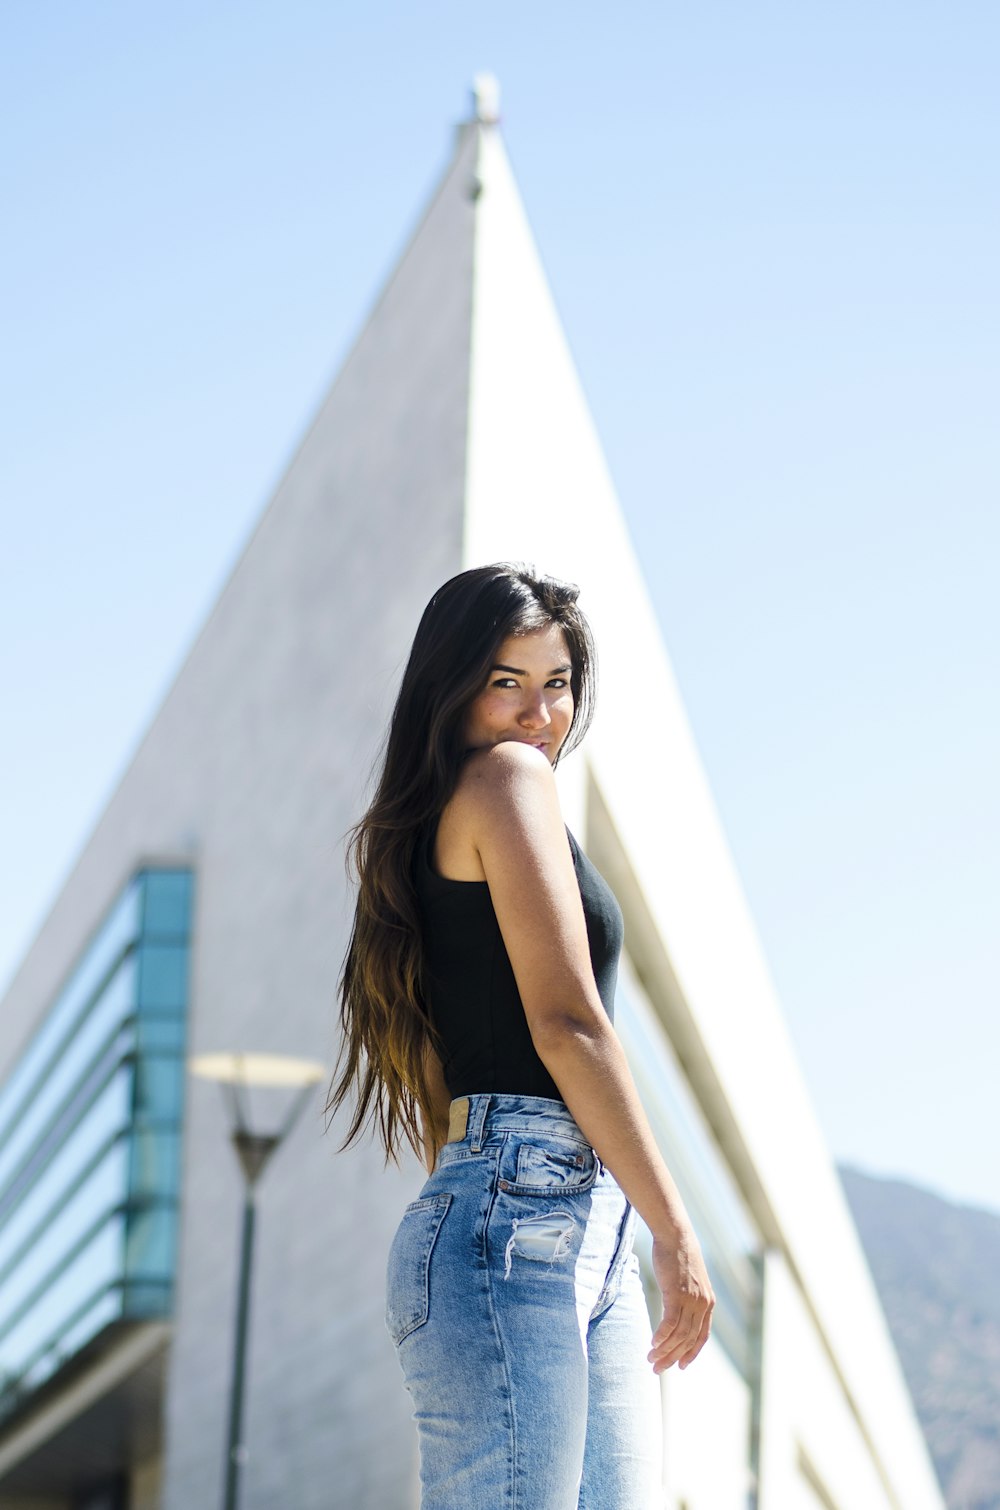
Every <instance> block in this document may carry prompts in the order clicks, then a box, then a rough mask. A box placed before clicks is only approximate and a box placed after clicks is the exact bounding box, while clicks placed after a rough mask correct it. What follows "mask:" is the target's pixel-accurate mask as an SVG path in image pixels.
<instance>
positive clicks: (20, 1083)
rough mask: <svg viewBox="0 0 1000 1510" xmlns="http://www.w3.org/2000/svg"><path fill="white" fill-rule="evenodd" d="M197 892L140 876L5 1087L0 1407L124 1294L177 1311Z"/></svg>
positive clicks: (163, 877) (128, 1299) (46, 1372)
mask: <svg viewBox="0 0 1000 1510" xmlns="http://www.w3.org/2000/svg"><path fill="white" fill-rule="evenodd" d="M191 901H192V878H191V875H190V873H189V872H188V871H182V870H180V869H176V868H174V869H171V870H165V871H157V870H155V869H148V870H144V871H142V872H140V873H139V875H138V876H137V877H135V878H133V881H132V882H130V883H129V886H128V887H127V888H126V889H125V891H124V892H123V893H122V895H121V897H120V898H119V899H118V901H117V902H116V904H115V906H114V907H113V908H112V909H111V911H110V912H109V914H108V917H107V919H106V921H105V924H104V925H103V927H102V928H101V929H100V930H99V931H98V933H97V934H96V935H95V936H94V938H93V940H92V941H91V943H90V945H89V946H88V949H87V952H86V953H85V955H84V956H83V957H82V959H81V961H80V963H79V965H78V967H77V968H76V969H75V970H74V972H73V973H72V975H71V976H70V977H69V978H68V980H67V983H66V985H65V987H64V989H63V990H62V992H61V993H60V996H59V998H58V999H57V1001H56V1002H55V1004H54V1006H53V1007H52V1010H51V1012H50V1013H49V1015H48V1017H47V1018H46V1019H45V1021H44V1022H43V1023H42V1024H41V1025H40V1027H39V1028H38V1030H37V1031H36V1033H35V1036H34V1038H33V1039H32V1040H30V1041H29V1044H28V1046H27V1048H26V1050H25V1053H24V1055H23V1056H22V1058H21V1060H20V1062H19V1063H18V1064H17V1065H16V1066H15V1068H14V1069H13V1071H12V1073H11V1074H10V1076H9V1077H8V1079H7V1081H6V1083H5V1085H4V1086H3V1087H0V1416H3V1415H4V1414H6V1413H9V1411H10V1409H11V1408H12V1407H13V1405H15V1404H16V1403H17V1400H18V1399H20V1398H23V1396H24V1394H25V1392H30V1390H31V1389H33V1388H36V1387H37V1386H38V1385H39V1384H40V1383H42V1382H44V1380H45V1379H47V1378H48V1377H49V1376H50V1375H51V1374H52V1373H53V1372H55V1371H56V1370H57V1369H59V1368H60V1367H61V1366H62V1364H63V1363H64V1362H66V1361H67V1359H69V1358H70V1357H72V1356H73V1354H74V1353H75V1352H76V1351H78V1350H79V1348H80V1347H82V1346H84V1345H85V1344H86V1343H87V1342H88V1341H90V1339H91V1338H93V1337H94V1336H95V1335H96V1333H97V1332H99V1331H100V1330H101V1329H102V1328H103V1327H105V1326H106V1325H107V1323H108V1322H109V1321H110V1320H113V1319H114V1318H115V1317H117V1316H120V1315H122V1314H123V1305H126V1304H127V1314H129V1315H131V1316H139V1315H143V1316H153V1315H165V1314H168V1312H169V1306H170V1301H171V1290H172V1281H173V1264H174V1260H175V1251H174V1250H175V1244H176V1225H177V1194H178V1181H179V1176H180V1165H181V1160H180V1124H181V1116H182V1110H183V1097H184V1090H185V1071H186V1064H185V1059H184V1049H185V1017H186V1007H187V990H188V949H187V942H186V941H187V934H188V931H189V925H190V910H191ZM140 918H141V922H142V928H141V930H140ZM77 1250H78V1251H77Z"/></svg>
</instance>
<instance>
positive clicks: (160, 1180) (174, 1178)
mask: <svg viewBox="0 0 1000 1510" xmlns="http://www.w3.org/2000/svg"><path fill="white" fill-rule="evenodd" d="M131 1145H132V1166H131V1171H130V1175H129V1189H130V1194H131V1195H132V1196H133V1197H142V1198H148V1197H152V1196H159V1197H166V1196H170V1197H176V1195H177V1187H178V1184H179V1179H180V1162H181V1159H180V1133H179V1132H177V1131H174V1130H172V1129H168V1128H159V1127H157V1128H145V1127H141V1128H137V1129H136V1131H135V1133H134V1135H133V1137H132V1139H131Z"/></svg>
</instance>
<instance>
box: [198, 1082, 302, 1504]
mask: <svg viewBox="0 0 1000 1510" xmlns="http://www.w3.org/2000/svg"><path fill="white" fill-rule="evenodd" d="M188 1064H189V1068H190V1069H191V1072H192V1074H195V1075H198V1076H200V1077H201V1078H202V1079H203V1080H214V1081H216V1082H217V1083H218V1084H219V1085H220V1086H221V1088H222V1092H223V1096H224V1098H225V1099H226V1100H228V1103H229V1109H230V1116H231V1119H232V1128H231V1137H232V1140H233V1146H234V1148H235V1149H236V1154H237V1157H238V1159H239V1161H240V1169H241V1170H242V1171H243V1183H244V1199H243V1234H242V1238H241V1241H240V1278H239V1291H238V1297H237V1302H236V1340H235V1345H234V1351H233V1374H232V1382H231V1386H230V1394H229V1434H228V1440H227V1448H226V1490H225V1500H224V1507H225V1510H237V1506H238V1498H239V1485H240V1469H241V1468H242V1466H243V1463H244V1461H245V1459H246V1446H245V1444H244V1442H243V1440H242V1438H243V1382H244V1365H245V1362H246V1346H247V1323H248V1321H249V1316H250V1271H251V1266H252V1263H253V1239H254V1222H255V1218H256V1205H255V1200H254V1192H255V1188H256V1185H257V1181H258V1180H259V1179H260V1176H261V1174H262V1173H263V1170H264V1166H265V1165H266V1164H267V1162H268V1160H269V1159H270V1157H271V1155H272V1154H273V1153H274V1151H275V1149H276V1148H277V1147H278V1146H279V1144H280V1143H281V1142H282V1141H283V1139H284V1138H286V1137H287V1135H288V1134H289V1133H290V1132H291V1130H292V1128H293V1127H294V1125H295V1123H296V1122H297V1120H298V1118H299V1116H300V1114H301V1112H302V1109H303V1107H304V1106H305V1104H306V1101H307V1099H308V1097H309V1093H310V1091H311V1090H312V1088H313V1086H314V1085H315V1084H316V1083H317V1081H319V1080H322V1079H323V1078H324V1076H325V1074H326V1071H325V1069H324V1068H323V1066H322V1065H321V1064H319V1063H318V1062H317V1061H316V1060H315V1059H290V1058H288V1057H287V1056H285V1055H280V1054H199V1055H196V1056H195V1057H194V1058H193V1059H191V1060H189V1061H188ZM253 1086H260V1087H264V1088H267V1089H273V1090H281V1089H284V1090H294V1091H297V1093H298V1094H297V1095H296V1096H295V1099H294V1100H293V1102H292V1105H291V1108H290V1109H289V1111H288V1114H287V1115H286V1117H285V1120H284V1121H283V1122H282V1124H281V1126H280V1127H279V1128H278V1131H277V1132H273V1133H258V1132H254V1131H253V1130H252V1128H251V1126H250V1116H249V1092H250V1089H251V1087H253Z"/></svg>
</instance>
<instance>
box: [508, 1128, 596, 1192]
mask: <svg viewBox="0 0 1000 1510" xmlns="http://www.w3.org/2000/svg"><path fill="white" fill-rule="evenodd" d="M597 1168H598V1166H597V1155H596V1154H595V1153H594V1150H593V1149H592V1148H586V1147H583V1146H581V1145H580V1144H579V1143H570V1142H568V1141H567V1142H559V1141H558V1140H556V1139H554V1138H547V1139H544V1140H541V1139H539V1140H538V1141H537V1142H528V1141H519V1142H517V1143H514V1144H512V1145H510V1147H509V1149H508V1151H507V1155H506V1157H501V1170H502V1172H503V1173H504V1176H505V1177H504V1178H503V1179H501V1180H499V1181H498V1185H499V1188H500V1189H501V1190H503V1191H506V1192H507V1193H509V1194H511V1195H560V1194H562V1195H576V1194H577V1193H579V1192H581V1191H585V1190H589V1189H590V1188H591V1186H592V1185H593V1183H594V1181H595V1180H596V1179H597Z"/></svg>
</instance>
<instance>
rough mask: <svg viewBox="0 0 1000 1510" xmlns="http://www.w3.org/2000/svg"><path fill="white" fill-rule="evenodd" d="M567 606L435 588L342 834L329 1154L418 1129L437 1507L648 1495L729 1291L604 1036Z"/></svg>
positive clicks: (561, 599)
mask: <svg viewBox="0 0 1000 1510" xmlns="http://www.w3.org/2000/svg"><path fill="white" fill-rule="evenodd" d="M577 596H578V589H577V588H576V587H574V586H572V585H570V584H567V583H564V582H559V581H556V580H555V579H553V578H550V577H539V576H537V575H535V574H534V572H532V571H529V570H527V569H525V568H524V567H521V566H518V565H512V564H508V563H499V564H495V565H492V566H484V567H477V568H475V569H473V570H471V571H465V572H461V573H460V574H459V575H458V576H456V577H453V578H452V579H451V580H450V581H449V582H446V583H445V584H444V586H443V587H442V588H440V590H439V591H438V592H436V593H435V594H434V596H433V597H432V599H431V601H430V602H429V604H428V605H427V607H426V609H425V610H424V613H423V616H422V618H421V620H420V624H419V626H418V628H417V633H416V637H415V639H414V642H413V647H412V649H411V652H410V656H409V659H408V662H407V666H406V669H405V671H404V673H403V679H402V683H401V686H400V690H399V695H398V697H397V700H396V706H395V709H394V711H393V714H392V718H391V720H390V725H389V729H388V733H387V738H386V742H385V748H384V755H383V757H382V763H381V777H380V780H379V784H378V788H377V791H376V794H375V798H374V800H373V802H372V803H371V806H370V807H369V809H368V811H367V813H366V814H365V816H364V817H363V818H362V819H361V820H360V822H359V823H357V824H356V825H355V826H354V828H353V829H352V830H351V835H352V837H351V840H350V844H349V857H350V858H351V859H352V860H353V864H354V867H355V869H356V872H357V876H358V880H359V893H358V898H357V907H356V912H355V919H354V927H353V931H352V935H351V939H350V942H349V945H348V949H347V952H346V955H345V960H344V967H343V971H342V974H341V978H340V981H339V983H338V989H339V993H340V999H341V1018H342V1023H343V1030H344V1037H343V1044H342V1050H341V1059H344V1058H345V1057H346V1064H345V1066H344V1070H343V1073H342V1074H341V1077H340V1080H339V1082H338V1081H337V1079H336V1075H335V1076H334V1084H333V1085H332V1086H331V1094H330V1099H329V1101H328V1103H327V1110H328V1111H331V1112H332V1111H335V1110H336V1108H337V1107H338V1106H339V1105H340V1104H341V1102H342V1101H343V1100H344V1098H345V1096H347V1094H348V1092H349V1091H350V1090H351V1089H352V1087H356V1092H357V1106H356V1109H355V1114H354V1118H353V1121H352V1124H351V1127H350V1130H349V1132H348V1136H347V1138H346V1139H345V1141H344V1143H343V1144H342V1145H341V1147H342V1148H346V1147H347V1146H348V1145H349V1144H350V1143H351V1142H353V1141H354V1139H355V1138H356V1137H357V1136H358V1134H359V1132H360V1131H361V1129H362V1127H363V1126H364V1124H365V1122H366V1121H367V1120H368V1119H369V1117H370V1118H371V1120H372V1122H373V1123H375V1122H377V1124H378V1126H379V1129H380V1133H381V1137H382V1142H383V1144H384V1146H385V1150H386V1162H388V1159H389V1157H390V1156H391V1157H392V1158H393V1159H395V1160H397V1161H398V1148H399V1146H400V1144H401V1141H402V1137H403V1136H405V1137H406V1139H407V1140H408V1142H409V1143H410V1145H411V1147H412V1148H413V1149H414V1151H415V1152H417V1153H418V1154H419V1153H420V1150H421V1147H422V1151H423V1159H424V1163H425V1165H426V1168H427V1170H428V1174H429V1178H428V1180H427V1181H426V1183H425V1184H424V1186H423V1189H422V1190H421V1192H420V1195H419V1197H418V1199H417V1200H415V1201H413V1202H411V1203H410V1205H409V1206H408V1207H407V1208H406V1211H405V1212H404V1213H403V1217H402V1220H401V1222H400V1224H399V1227H398V1229H397V1231H396V1234H395V1237H394V1239H393V1242H392V1246H391V1250H390V1253H389V1259H388V1266H387V1273H386V1311H385V1322H386V1328H387V1330H388V1332H389V1335H390V1337H391V1338H392V1341H393V1343H394V1345H395V1348H396V1353H397V1357H398V1359H399V1363H400V1365H401V1367H402V1371H403V1376H404V1379H405V1382H406V1387H407V1389H408V1390H409V1392H410V1395H411V1397H412V1400H413V1405H414V1418H415V1420H416V1423H417V1430H418V1437H419V1444H420V1478H421V1488H422V1498H421V1507H422V1510H480V1507H481V1510H499V1507H501V1506H507V1507H519V1510H564V1507H565V1510H571V1507H572V1510H578V1507H586V1510H646V1507H647V1506H648V1507H652V1506H654V1505H656V1504H659V1502H660V1496H659V1488H660V1473H661V1465H660V1452H661V1445H660V1403H659V1388H658V1386H657V1381H656V1375H658V1374H660V1373H662V1372H663V1370H664V1369H666V1368H670V1367H671V1366H672V1365H673V1364H675V1363H677V1364H679V1365H680V1367H681V1368H682V1369H683V1368H686V1367H687V1365H688V1364H689V1363H691V1362H693V1360H694V1359H695V1358H696V1357H697V1355H698V1353H699V1352H700V1351H701V1349H702V1347H703V1346H704V1344H705V1341H706V1339H707V1338H708V1334H709V1327H710V1321H711V1313H712V1309H713V1306H714V1304H715V1299H714V1296H713V1293H712V1287H711V1284H710V1282H709V1278H708V1275H707V1273H706V1270H705V1265H704V1262H703V1260H702V1256H701V1252H700V1249H699V1246H698V1242H697V1239H696V1237H695V1235H694V1233H693V1231H692V1229H691V1224H690V1222H689V1220H688V1218H687V1215H686V1213H685V1211H684V1207H683V1204H682V1202H681V1199H680V1196H679V1195H678V1193H677V1189H676V1186H675V1185H674V1183H673V1181H672V1179H671V1177H670V1175H669V1173H668V1171H667V1169H666V1167H665V1165H664V1163H663V1160H662V1158H661V1156H660V1153H659V1150H658V1148H657V1145H656V1143H655V1141H654V1139H653V1136H652V1133H651V1131H650V1128H649V1124H648V1122H647V1120H646V1117H645V1114H644V1112H643V1109H642V1106H641V1104H640V1101H639V1097H638V1094H637V1092H636V1089H635V1085H634V1082H633V1080H632V1076H631V1073H630V1071H629V1068H628V1064H627V1061H626V1059H625V1055H624V1051H623V1050H622V1048H621V1045H620V1043H619V1041H618V1038H617V1036H616V1034H615V1031H614V1027H613V1025H612V1014H613V1010H614V989H615V977H616V972H617V965H618V958H619V954H620V951H621V946H622V938H623V934H622V916H621V911H620V909H619V907H618V903H617V901H616V899H615V897H614V894H613V892H612V891H611V889H610V887H609V886H608V885H607V883H606V882H605V881H604V879H603V878H602V877H601V876H600V875H599V873H598V872H597V871H596V870H595V868H594V867H593V865H592V864H591V863H590V861H589V860H588V859H587V857H586V856H585V855H584V854H583V852H582V850H581V849H580V848H579V845H578V844H577V842H576V839H575V838H574V836H573V835H572V834H571V833H570V830H569V829H568V828H567V827H566V825H565V824H564V822H563V818H562V814H561V812H560V807H559V797H558V792H557V788H556V783H555V776H554V770H555V767H556V766H557V765H558V764H559V761H560V759H561V758H562V757H563V756H564V755H566V754H568V753H569V751H570V750H571V749H573V748H575V746H576V745H578V744H579V742H580V740H581V739H582V738H583V736H584V734H585V732H586V730H587V727H588V725H589V723H590V719H591V716H592V710H593V698H594V688H595V682H596V665H595V652H594V645H593V640H592V637H591V633H590V629H589V626H588V624H587V621H586V619H585V618H584V616H583V614H582V612H581V611H580V609H579V607H578V606H577ZM640 716H641V710H639V709H637V710H636V727H635V728H634V729H633V730H632V731H631V734H632V736H633V737H634V738H636V739H639V738H641V737H642V731H641V728H640V726H639V718H640ZM339 1068H340V1061H338V1070H339ZM636 1212H638V1213H639V1214H640V1215H641V1216H642V1217H643V1219H644V1220H645V1221H646V1223H647V1225H648V1226H649V1229H650V1231H651V1233H652V1237H653V1247H652V1262H653V1272H654V1274H655V1277H656V1282H657V1284H658V1285H659V1288H660V1290H661V1292H662V1295H663V1306H664V1314H663V1319H662V1321H661V1322H660V1324H659V1325H658V1326H657V1327H656V1329H655V1331H654V1332H653V1334H652V1339H651V1341H650V1328H649V1317H648V1313H647V1311H646V1305H645V1299H644V1294H643V1290H642V1283H641V1280H640V1277H639V1266H638V1260H637V1259H636V1258H635V1256H634V1255H633V1254H632V1251H631V1250H632V1242H633V1237H634V1231H635V1222H636Z"/></svg>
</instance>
